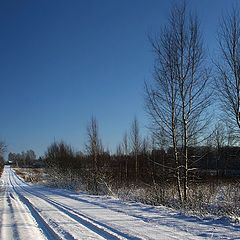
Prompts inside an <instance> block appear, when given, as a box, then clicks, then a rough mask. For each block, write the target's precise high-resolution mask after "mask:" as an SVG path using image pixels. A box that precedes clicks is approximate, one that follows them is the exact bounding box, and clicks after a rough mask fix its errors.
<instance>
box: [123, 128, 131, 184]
mask: <svg viewBox="0 0 240 240" xmlns="http://www.w3.org/2000/svg"><path fill="white" fill-rule="evenodd" d="M122 145H123V150H124V156H125V177H126V179H128V154H129V146H128V134H127V132H125V134H124V136H123V143H122Z"/></svg>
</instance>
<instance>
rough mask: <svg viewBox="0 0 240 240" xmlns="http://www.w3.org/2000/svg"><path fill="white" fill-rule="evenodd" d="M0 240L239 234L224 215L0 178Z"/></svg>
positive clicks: (10, 175) (11, 175) (9, 173)
mask: <svg viewBox="0 0 240 240" xmlns="http://www.w3.org/2000/svg"><path fill="white" fill-rule="evenodd" d="M0 192H1V195H0V226H1V227H0V239H5V240H7V239H32V236H34V238H35V239H39V240H41V239H158V240H161V239H164V240H166V239H240V225H239V224H234V223H231V222H230V221H229V220H228V219H227V218H220V219H215V220H214V219H212V218H205V219H200V218H198V217H194V216H186V215H184V214H181V213H179V212H177V211H175V210H171V209H169V208H166V207H153V206H149V205H144V204H140V203H136V202H124V201H121V200H119V199H117V198H113V197H108V196H93V195H88V194H85V193H74V192H70V191H67V190H62V189H52V188H48V187H45V186H40V185H34V184H30V183H26V182H24V181H23V180H22V179H21V178H20V177H19V176H17V175H16V174H15V172H14V170H12V169H11V168H10V167H9V166H7V167H5V169H4V172H3V175H2V178H1V190H0Z"/></svg>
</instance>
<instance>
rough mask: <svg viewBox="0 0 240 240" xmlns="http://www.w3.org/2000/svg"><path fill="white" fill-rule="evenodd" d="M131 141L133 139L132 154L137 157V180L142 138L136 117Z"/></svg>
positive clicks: (132, 127)
mask: <svg viewBox="0 0 240 240" xmlns="http://www.w3.org/2000/svg"><path fill="white" fill-rule="evenodd" d="M130 139H131V148H132V153H133V154H134V157H135V179H136V180H137V179H138V173H139V163H138V155H139V154H140V152H141V137H140V130H139V124H138V120H137V118H136V117H135V118H134V120H133V122H132V126H131V132H130Z"/></svg>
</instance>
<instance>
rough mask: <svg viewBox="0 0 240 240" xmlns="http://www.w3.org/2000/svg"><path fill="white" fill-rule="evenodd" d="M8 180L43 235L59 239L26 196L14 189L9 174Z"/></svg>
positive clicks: (51, 238)
mask: <svg viewBox="0 0 240 240" xmlns="http://www.w3.org/2000/svg"><path fill="white" fill-rule="evenodd" d="M9 181H10V184H11V185H12V188H13V190H14V191H15V193H16V195H17V196H18V197H19V200H20V201H21V202H22V203H23V204H24V205H25V206H26V207H27V208H28V210H29V211H30V213H31V215H32V217H33V218H34V219H35V222H36V223H37V225H38V227H39V228H40V229H41V231H42V233H43V234H44V236H45V237H46V238H47V239H50V240H58V239H61V238H60V237H59V235H58V234H56V233H55V231H54V230H53V229H52V228H51V227H50V226H49V225H48V223H47V222H46V221H45V220H44V219H43V217H42V216H41V215H40V214H39V212H38V210H37V209H36V208H35V207H34V206H33V205H32V204H31V203H30V201H29V200H28V199H27V198H25V197H24V196H23V195H22V194H21V193H20V192H19V191H17V190H16V188H15V186H14V185H13V184H12V181H11V178H10V176H9ZM14 239H15V238H14ZM16 239H19V238H16Z"/></svg>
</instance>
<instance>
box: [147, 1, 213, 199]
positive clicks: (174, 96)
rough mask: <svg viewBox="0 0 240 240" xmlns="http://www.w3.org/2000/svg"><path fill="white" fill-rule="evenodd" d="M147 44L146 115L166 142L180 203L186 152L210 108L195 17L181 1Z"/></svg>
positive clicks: (186, 169)
mask: <svg viewBox="0 0 240 240" xmlns="http://www.w3.org/2000/svg"><path fill="white" fill-rule="evenodd" d="M150 41H151V44H152V48H153V50H154V53H155V56H156V61H155V66H154V83H155V84H154V86H148V85H147V84H146V102H147V111H148V113H149V115H150V116H151V119H152V123H153V129H154V131H155V132H160V131H161V129H164V131H165V133H166V136H168V138H169V142H171V144H170V146H171V147H172V148H173V156H174V161H175V168H176V171H175V172H176V179H177V187H178V193H179V199H180V200H181V201H182V200H184V201H186V200H187V195H188V193H187V191H188V174H189V171H190V169H189V153H188V149H189V146H191V144H192V143H193V142H194V143H196V139H199V141H200V139H201V137H200V133H202V132H203V130H204V128H205V127H206V125H207V121H206V119H207V118H206V110H207V107H208V106H209V104H210V94H209V93H208V92H207V91H206V89H207V82H208V80H209V71H208V70H207V69H205V67H204V66H203V61H204V51H203V46H202V41H201V34H200V30H199V23H198V19H197V17H196V16H195V17H194V16H192V15H191V14H189V13H188V11H187V8H186V4H185V2H183V3H182V4H180V5H174V6H173V8H172V11H171V13H170V18H169V22H168V25H167V26H166V27H165V28H164V29H163V30H162V32H161V35H160V37H159V38H158V37H156V38H154V39H150ZM181 185H182V186H181ZM181 189H182V191H181Z"/></svg>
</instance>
